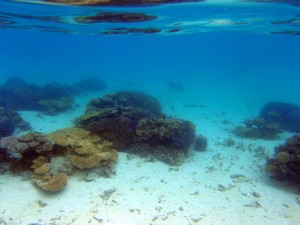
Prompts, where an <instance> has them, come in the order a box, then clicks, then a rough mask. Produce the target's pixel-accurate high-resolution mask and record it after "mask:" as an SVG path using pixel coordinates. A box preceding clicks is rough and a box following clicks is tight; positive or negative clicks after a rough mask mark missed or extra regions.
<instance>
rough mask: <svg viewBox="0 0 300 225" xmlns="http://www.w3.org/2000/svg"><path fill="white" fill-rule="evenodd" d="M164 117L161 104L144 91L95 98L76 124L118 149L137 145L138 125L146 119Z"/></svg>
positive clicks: (124, 92)
mask: <svg viewBox="0 0 300 225" xmlns="http://www.w3.org/2000/svg"><path fill="white" fill-rule="evenodd" d="M160 115H162V112H161V105H160V103H159V102H158V101H157V100H156V99H155V98H153V97H151V96H149V95H146V94H144V93H141V92H134V91H121V92H117V93H115V94H109V95H105V96H104V97H102V98H98V99H92V100H91V101H90V103H89V104H88V106H87V110H86V112H85V114H84V115H83V116H81V117H80V118H78V119H77V120H76V125H77V126H79V127H82V128H84V129H86V130H89V131H91V132H92V133H93V134H96V135H98V136H100V137H102V138H104V139H106V140H109V141H112V142H113V143H114V145H115V146H116V147H117V148H125V147H128V146H129V145H130V144H132V143H133V142H134V139H135V130H136V126H137V124H138V122H139V121H140V120H141V119H143V118H151V117H154V116H160Z"/></svg>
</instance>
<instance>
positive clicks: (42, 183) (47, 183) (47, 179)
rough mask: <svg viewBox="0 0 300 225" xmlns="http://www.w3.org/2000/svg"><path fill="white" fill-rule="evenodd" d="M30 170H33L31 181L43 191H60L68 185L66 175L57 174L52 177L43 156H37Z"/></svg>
mask: <svg viewBox="0 0 300 225" xmlns="http://www.w3.org/2000/svg"><path fill="white" fill-rule="evenodd" d="M31 168H32V169H34V170H33V171H34V175H33V181H34V182H35V183H36V184H37V185H38V186H39V187H40V188H42V189H43V190H45V191H53V192H55V191H60V190H62V189H64V188H65V186H66V185H67V183H68V177H67V175H66V174H64V173H57V174H56V175H54V176H52V175H51V174H50V172H49V170H50V168H49V166H48V164H47V159H46V158H45V157H44V156H39V157H37V158H36V159H34V160H33V161H32V166H31Z"/></svg>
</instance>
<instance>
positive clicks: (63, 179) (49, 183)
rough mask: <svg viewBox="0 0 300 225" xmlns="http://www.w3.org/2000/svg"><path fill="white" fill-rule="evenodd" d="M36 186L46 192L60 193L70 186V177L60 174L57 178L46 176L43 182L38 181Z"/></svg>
mask: <svg viewBox="0 0 300 225" xmlns="http://www.w3.org/2000/svg"><path fill="white" fill-rule="evenodd" d="M36 184H37V185H38V186H39V187H40V188H42V189H43V190H45V191H53V192H55V191H60V190H62V189H64V188H65V187H66V185H67V184H68V176H67V175H66V174H64V173H58V174H56V175H55V176H50V175H48V176H45V177H44V178H43V179H41V180H36Z"/></svg>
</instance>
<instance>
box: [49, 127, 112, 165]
mask: <svg viewBox="0 0 300 225" xmlns="http://www.w3.org/2000/svg"><path fill="white" fill-rule="evenodd" d="M49 138H50V139H51V140H53V141H54V143H55V144H56V145H59V146H61V147H64V148H65V150H66V151H67V152H68V154H69V155H70V158H71V162H72V164H73V165H74V166H76V167H78V168H80V169H89V168H93V167H95V166H97V165H111V164H112V163H113V162H114V161H116V160H117V159H118V153H117V151H116V150H115V149H114V148H113V147H112V143H111V142H108V141H105V140H103V139H101V138H100V137H98V136H96V135H94V134H92V133H91V132H89V131H86V130H83V129H80V128H66V129H62V130H59V131H56V132H54V133H52V134H50V135H49Z"/></svg>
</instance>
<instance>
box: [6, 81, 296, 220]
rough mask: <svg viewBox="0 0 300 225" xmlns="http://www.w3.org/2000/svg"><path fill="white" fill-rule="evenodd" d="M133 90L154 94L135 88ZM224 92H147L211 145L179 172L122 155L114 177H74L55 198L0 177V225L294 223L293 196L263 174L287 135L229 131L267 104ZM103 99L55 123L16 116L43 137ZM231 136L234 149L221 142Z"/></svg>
mask: <svg viewBox="0 0 300 225" xmlns="http://www.w3.org/2000/svg"><path fill="white" fill-rule="evenodd" d="M129 88H132V87H128V88H127V89H129ZM117 89H118V87H115V88H112V89H111V90H109V92H111V91H114V90H117ZM134 89H136V90H144V91H146V92H147V90H148V91H149V92H151V90H153V89H151V87H149V88H147V87H143V86H139V85H137V86H134ZM157 89H158V88H156V90H157ZM154 90H155V89H154ZM236 90H239V89H236ZM223 91H227V90H219V91H218V93H216V92H213V91H211V92H210V95H203V93H207V92H208V90H204V89H202V90H196V89H194V91H185V90H168V89H165V91H161V93H157V92H156V93H150V94H154V95H155V96H156V97H158V98H159V99H160V100H161V102H162V105H163V106H164V111H165V112H166V113H167V114H170V115H174V116H177V117H180V118H184V119H188V120H191V121H193V122H194V123H195V124H196V126H197V133H199V134H203V135H204V136H206V137H207V138H208V140H209V146H208V150H207V151H205V152H196V151H193V150H191V151H190V155H189V157H188V159H187V160H186V162H185V163H184V164H183V165H181V166H179V167H174V166H169V165H166V164H163V163H161V162H158V161H154V162H153V161H149V160H146V159H144V158H140V157H137V156H135V155H131V154H128V153H123V152H121V153H120V157H119V160H118V161H117V163H116V165H115V168H114V172H115V174H114V175H112V176H111V177H109V178H105V177H101V176H98V175H97V173H95V171H93V170H91V171H81V172H77V173H76V174H75V175H73V176H71V177H69V183H68V186H67V188H66V189H65V190H63V191H62V192H60V193H47V192H44V191H41V190H40V189H38V188H37V187H35V186H34V185H33V184H32V183H31V181H30V180H31V179H30V178H29V177H26V175H24V176H14V175H12V174H9V173H3V174H1V176H0V224H9V225H23V224H24V225H25V224H26V225H27V224H43V225H44V224H45V225H48V224H57V225H69V224H72V225H73V224H74V225H82V224H105V225H106V224H107V225H108V224H122V225H135V224H136V225H150V224H153V225H159V224H170V225H171V224H172V225H189V224H205V225H235V224H236V225H237V224H251V225H260V224H263V225H298V224H300V214H299V211H300V202H299V195H297V194H296V192H295V190H293V189H291V188H288V187H286V186H284V185H282V184H280V183H277V182H275V181H273V180H271V179H270V178H269V177H268V174H267V172H266V171H265V169H264V166H265V161H266V158H267V157H270V156H272V155H273V152H274V147H275V146H277V145H278V144H281V143H283V142H284V141H285V139H286V138H287V137H289V136H291V135H292V134H290V133H284V134H282V136H281V138H280V139H279V140H274V141H263V140H261V141H258V140H248V139H241V138H239V137H236V136H234V135H233V134H232V132H231V131H232V129H233V128H234V127H235V126H237V125H239V124H241V122H242V121H243V120H244V119H246V118H252V117H254V116H255V115H257V113H258V112H259V107H261V104H263V102H264V101H265V100H267V99H261V98H259V93H258V94H257V96H254V95H249V96H248V97H247V95H239V94H237V93H234V91H232V92H231V93H229V91H227V92H226V93H227V94H228V97H227V98H228V99H230V102H229V101H224V96H222V94H220V93H222V92H223ZM102 95H103V93H101V95H99V94H97V93H94V94H91V95H85V96H80V97H78V98H77V100H76V107H75V108H74V110H72V111H70V112H66V113H62V114H60V115H58V116H56V117H52V116H45V115H40V114H38V113H36V112H21V115H22V116H23V118H24V119H25V120H27V121H29V122H30V123H31V126H32V127H33V129H34V130H35V131H39V132H43V133H49V132H52V131H54V130H57V129H60V128H64V127H70V126H72V121H73V120H74V118H76V117H77V116H80V115H81V114H82V113H83V111H84V108H85V105H86V104H87V102H88V100H89V99H90V98H91V97H96V96H97V97H100V96H102ZM199 96H200V97H199ZM201 96H202V97H201ZM203 96H209V97H203ZM245 96H246V97H245ZM229 138H230V139H232V140H234V142H235V143H234V145H228V144H227V140H228V139H229Z"/></svg>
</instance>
